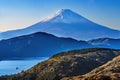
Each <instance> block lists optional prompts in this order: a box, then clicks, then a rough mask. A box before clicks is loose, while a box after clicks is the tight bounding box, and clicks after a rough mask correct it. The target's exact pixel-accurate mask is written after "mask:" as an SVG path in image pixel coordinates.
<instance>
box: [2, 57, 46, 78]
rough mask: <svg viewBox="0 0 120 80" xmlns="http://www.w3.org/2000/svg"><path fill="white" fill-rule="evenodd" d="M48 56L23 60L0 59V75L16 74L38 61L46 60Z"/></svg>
mask: <svg viewBox="0 0 120 80" xmlns="http://www.w3.org/2000/svg"><path fill="white" fill-rule="evenodd" d="M47 59H48V57H40V58H31V59H24V60H4V61H0V76H1V75H10V74H16V73H19V72H21V71H23V70H24V71H25V70H27V69H29V68H31V67H33V66H34V65H36V64H37V63H39V62H42V61H44V60H47Z"/></svg>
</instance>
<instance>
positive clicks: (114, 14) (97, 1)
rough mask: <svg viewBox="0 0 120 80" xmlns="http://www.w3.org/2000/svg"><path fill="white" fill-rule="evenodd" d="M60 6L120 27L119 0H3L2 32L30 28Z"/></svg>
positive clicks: (111, 26) (1, 8)
mask: <svg viewBox="0 0 120 80" xmlns="http://www.w3.org/2000/svg"><path fill="white" fill-rule="evenodd" d="M59 9H71V10H73V11H75V12H77V13H79V14H80V15H82V16H84V17H86V18H88V19H90V20H92V21H93V22H96V23H99V24H101V25H105V26H108V27H110V28H113V29H119V30H120V0H0V31H6V30H12V29H19V28H24V27H27V26H29V25H32V24H35V23H37V22H39V21H41V20H42V19H44V18H45V17H48V16H49V15H51V14H54V13H55V12H56V11H57V10H59Z"/></svg>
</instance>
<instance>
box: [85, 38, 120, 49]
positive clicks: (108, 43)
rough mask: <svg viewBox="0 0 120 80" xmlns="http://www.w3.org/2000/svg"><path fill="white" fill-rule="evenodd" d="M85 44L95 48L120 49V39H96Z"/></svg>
mask: <svg viewBox="0 0 120 80" xmlns="http://www.w3.org/2000/svg"><path fill="white" fill-rule="evenodd" d="M87 42H88V43H89V44H92V45H94V46H97V47H104V48H115V49H120V38H119V39H113V38H98V39H93V40H89V41H87Z"/></svg>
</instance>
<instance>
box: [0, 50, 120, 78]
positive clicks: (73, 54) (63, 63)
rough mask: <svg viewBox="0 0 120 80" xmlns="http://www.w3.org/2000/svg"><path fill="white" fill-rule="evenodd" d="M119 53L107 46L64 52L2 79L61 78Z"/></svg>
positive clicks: (99, 64) (85, 70)
mask: <svg viewBox="0 0 120 80" xmlns="http://www.w3.org/2000/svg"><path fill="white" fill-rule="evenodd" d="M118 55H120V50H114V49H105V48H92V49H83V50H73V51H68V52H62V53H59V54H56V55H54V56H52V57H51V58H49V59H48V60H46V61H44V62H41V63H39V64H37V65H35V66H34V67H32V68H30V69H28V70H27V71H22V72H21V73H18V74H15V75H10V76H2V77H0V80H60V79H62V78H64V77H72V76H78V75H83V74H86V73H88V72H90V71H91V70H93V69H94V68H96V67H98V66H101V65H102V64H104V63H106V62H107V61H109V60H111V59H112V58H114V57H116V56H118ZM114 64H115V63H114ZM114 64H113V65H114ZM111 65H112V64H111ZM100 68H101V67H100ZM100 68H99V69H100ZM102 69H103V68H102ZM100 70H101V69H100ZM100 70H99V71H100ZM97 72H98V71H97ZM65 80H69V79H65ZM71 80H75V79H71ZM76 80H81V79H76ZM85 80H86V79H85ZM87 80H88V79H87ZM92 80H93V79H92ZM101 80H102V79H101Z"/></svg>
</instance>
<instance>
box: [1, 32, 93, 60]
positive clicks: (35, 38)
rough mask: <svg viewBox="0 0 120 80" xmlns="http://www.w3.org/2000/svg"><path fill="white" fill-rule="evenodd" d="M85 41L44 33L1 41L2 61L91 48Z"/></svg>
mask: <svg viewBox="0 0 120 80" xmlns="http://www.w3.org/2000/svg"><path fill="white" fill-rule="evenodd" d="M90 47H93V46H92V45H90V44H88V43H87V42H85V41H77V40H74V39H71V38H60V37H56V36H54V35H51V34H47V33H44V32H37V33H34V34H30V35H25V36H20V37H15V38H11V39H8V40H1V41H0V59H19V58H26V57H47V56H48V57H49V56H52V55H53V54H56V53H58V52H63V51H68V50H74V49H82V48H90Z"/></svg>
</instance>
